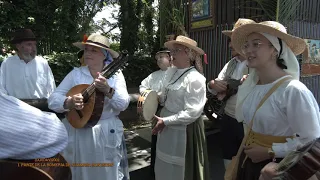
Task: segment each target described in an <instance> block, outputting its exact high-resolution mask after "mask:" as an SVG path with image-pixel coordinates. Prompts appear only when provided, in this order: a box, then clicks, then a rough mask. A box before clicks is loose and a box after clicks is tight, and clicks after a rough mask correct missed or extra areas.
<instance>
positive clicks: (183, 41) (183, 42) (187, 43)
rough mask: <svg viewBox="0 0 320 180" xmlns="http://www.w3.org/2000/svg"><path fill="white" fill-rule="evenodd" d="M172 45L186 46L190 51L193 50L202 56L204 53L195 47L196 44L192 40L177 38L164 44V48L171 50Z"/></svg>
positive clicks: (182, 37) (183, 37)
mask: <svg viewBox="0 0 320 180" xmlns="http://www.w3.org/2000/svg"><path fill="white" fill-rule="evenodd" d="M174 44H181V45H183V46H186V47H188V48H190V49H193V50H194V51H196V52H198V53H199V54H200V55H203V54H204V51H203V50H202V49H201V48H198V47H197V44H198V43H197V42H196V41H195V40H193V39H190V38H188V37H185V36H177V38H176V40H171V41H167V42H165V43H164V46H165V47H167V48H169V49H172V48H173V45H174Z"/></svg>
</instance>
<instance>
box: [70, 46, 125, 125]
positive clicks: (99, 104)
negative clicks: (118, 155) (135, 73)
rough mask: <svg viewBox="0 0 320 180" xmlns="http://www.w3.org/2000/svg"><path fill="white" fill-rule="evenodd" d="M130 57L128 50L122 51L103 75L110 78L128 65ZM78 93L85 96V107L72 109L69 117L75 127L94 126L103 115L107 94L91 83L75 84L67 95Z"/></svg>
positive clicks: (105, 67) (105, 69)
mask: <svg viewBox="0 0 320 180" xmlns="http://www.w3.org/2000/svg"><path fill="white" fill-rule="evenodd" d="M128 59H129V58H128V52H127V51H123V52H121V54H120V55H119V57H118V58H116V59H114V60H113V61H112V62H111V63H110V64H109V65H106V66H104V67H103V69H102V72H101V75H102V76H104V77H105V78H106V79H108V78H110V77H111V76H113V75H114V74H116V73H117V71H119V70H120V69H121V68H124V67H125V66H126V65H127V62H128ZM78 93H81V95H82V96H83V103H84V107H83V109H81V110H76V109H71V110H70V111H69V112H67V119H68V121H69V123H70V124H71V125H72V126H73V127H74V128H83V127H85V128H87V127H93V126H95V125H96V124H97V123H98V121H99V119H100V117H101V114H102V111H103V106H104V98H105V95H104V93H103V92H101V91H99V90H98V89H96V88H95V86H94V84H93V83H91V84H90V85H88V84H79V85H76V86H74V87H73V88H71V89H70V90H69V91H68V93H67V96H73V95H75V94H78Z"/></svg>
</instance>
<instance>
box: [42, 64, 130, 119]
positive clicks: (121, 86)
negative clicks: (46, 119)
mask: <svg viewBox="0 0 320 180" xmlns="http://www.w3.org/2000/svg"><path fill="white" fill-rule="evenodd" d="M93 81H94V79H93V77H92V76H91V74H90V71H89V68H88V66H82V67H79V68H77V67H76V68H74V69H73V70H72V71H71V72H70V73H69V74H68V75H67V76H66V77H65V78H64V79H63V81H62V82H61V83H60V85H59V86H58V87H57V89H56V90H55V91H54V92H53V93H52V94H51V96H50V97H49V99H48V104H49V108H50V109H52V110H54V111H56V112H58V113H62V112H64V111H67V109H64V108H63V104H64V101H65V99H66V94H67V93H68V91H69V90H70V89H71V88H72V87H74V86H76V85H79V84H91V83H93ZM107 82H108V84H109V86H110V87H112V88H114V90H115V92H114V94H113V97H112V98H111V99H109V98H108V97H105V99H104V108H103V112H102V115H101V117H100V119H108V118H109V117H113V116H118V115H119V114H120V112H121V111H124V110H125V109H127V107H128V106H129V103H130V97H129V94H128V91H127V86H126V81H125V79H124V76H123V74H122V72H121V71H118V73H117V74H115V75H114V76H112V77H111V78H109V79H107Z"/></svg>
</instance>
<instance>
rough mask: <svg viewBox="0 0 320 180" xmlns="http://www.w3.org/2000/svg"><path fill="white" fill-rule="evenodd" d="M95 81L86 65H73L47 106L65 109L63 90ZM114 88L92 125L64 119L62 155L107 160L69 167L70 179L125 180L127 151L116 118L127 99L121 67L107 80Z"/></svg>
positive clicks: (81, 160)
mask: <svg viewBox="0 0 320 180" xmlns="http://www.w3.org/2000/svg"><path fill="white" fill-rule="evenodd" d="M93 81H94V79H93V77H92V76H91V74H90V71H89V69H88V66H82V67H79V68H74V69H73V70H72V71H71V72H70V73H69V74H68V75H67V76H66V77H65V78H64V80H63V81H62V82H61V84H60V85H59V86H58V87H57V89H56V91H55V92H54V93H53V94H52V95H51V96H50V98H49V108H50V109H52V110H54V111H57V112H64V111H66V109H64V108H63V104H64V101H65V99H66V93H67V92H68V91H69V90H70V89H71V88H72V87H73V86H76V85H78V84H91V83H92V82H93ZM107 82H108V84H109V86H110V87H112V88H114V89H115V93H114V95H113V97H112V98H111V99H109V98H108V97H105V100H104V108H103V113H102V115H101V118H100V120H99V122H98V123H97V124H96V125H95V126H94V127H92V128H81V129H75V128H73V127H72V126H71V125H70V124H69V122H68V120H66V119H63V123H64V124H65V126H66V128H67V131H68V135H69V142H68V146H67V148H66V149H65V150H64V151H63V153H62V155H63V156H64V157H65V159H66V160H67V161H68V162H69V163H70V164H72V163H90V164H91V163H106V164H108V166H104V167H71V170H72V179H73V180H93V179H96V180H100V179H112V180H128V179H129V172H128V162H127V152H126V145H125V140H124V135H123V132H124V128H123V124H122V121H121V120H120V119H119V118H118V115H119V113H120V112H121V111H124V110H125V109H126V108H127V107H128V105H129V102H130V98H129V94H128V92H127V88H126V82H125V79H124V76H123V74H122V72H121V71H119V73H117V74H115V75H114V76H113V77H111V78H109V79H108V80H107Z"/></svg>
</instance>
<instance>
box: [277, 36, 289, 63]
mask: <svg viewBox="0 0 320 180" xmlns="http://www.w3.org/2000/svg"><path fill="white" fill-rule="evenodd" d="M278 40H279V44H280V51H279V55H278V58H277V65H278V66H279V67H280V68H281V69H287V68H288V67H287V66H286V65H285V64H284V60H283V59H281V58H280V56H281V54H282V40H281V39H280V38H278Z"/></svg>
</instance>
